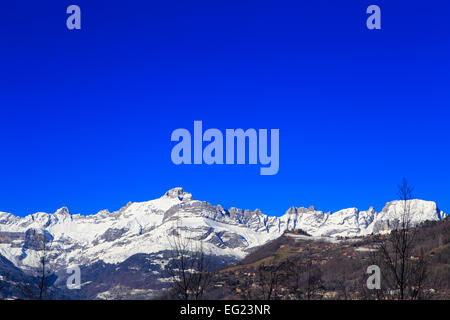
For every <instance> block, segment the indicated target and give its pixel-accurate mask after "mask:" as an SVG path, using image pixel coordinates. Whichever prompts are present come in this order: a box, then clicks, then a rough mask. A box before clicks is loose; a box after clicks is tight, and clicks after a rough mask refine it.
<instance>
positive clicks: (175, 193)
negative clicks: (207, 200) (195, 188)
mask: <svg viewBox="0 0 450 320" xmlns="http://www.w3.org/2000/svg"><path fill="white" fill-rule="evenodd" d="M164 197H167V198H172V199H177V198H178V199H179V200H180V201H182V200H192V194H190V193H188V192H186V191H184V189H183V188H181V187H176V188H172V189H170V190H169V191H167V192H166V193H165V194H164Z"/></svg>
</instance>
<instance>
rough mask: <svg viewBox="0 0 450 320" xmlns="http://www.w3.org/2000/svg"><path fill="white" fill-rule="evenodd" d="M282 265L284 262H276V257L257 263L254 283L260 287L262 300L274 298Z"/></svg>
mask: <svg viewBox="0 0 450 320" xmlns="http://www.w3.org/2000/svg"><path fill="white" fill-rule="evenodd" d="M284 266H285V264H284V263H278V262H277V258H276V257H274V258H272V259H271V260H270V261H266V262H263V263H261V264H260V265H259V267H258V270H257V272H256V283H257V285H258V287H259V289H260V293H261V297H262V300H272V299H275V298H276V290H277V287H278V283H279V281H280V279H281V276H282V271H283V268H284Z"/></svg>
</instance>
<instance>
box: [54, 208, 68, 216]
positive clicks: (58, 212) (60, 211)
mask: <svg viewBox="0 0 450 320" xmlns="http://www.w3.org/2000/svg"><path fill="white" fill-rule="evenodd" d="M55 215H63V216H66V215H70V212H69V209H68V208H67V207H61V208H59V209H58V210H56V211H55Z"/></svg>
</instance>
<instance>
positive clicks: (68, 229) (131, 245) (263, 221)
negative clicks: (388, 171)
mask: <svg viewBox="0 0 450 320" xmlns="http://www.w3.org/2000/svg"><path fill="white" fill-rule="evenodd" d="M409 201H410V207H411V211H412V215H411V217H412V223H413V224H416V225H417V224H419V223H421V222H424V221H439V220H442V219H444V217H445V216H446V214H445V213H443V212H442V211H440V210H439V209H438V207H437V205H436V203H434V202H431V201H424V200H409ZM400 207H401V203H400V202H399V201H392V202H389V203H387V204H386V206H385V207H384V208H383V210H382V211H381V212H375V210H374V209H373V208H369V209H368V210H366V211H360V210H358V209H357V208H350V209H344V210H340V211H337V212H333V213H331V212H322V211H318V210H316V209H314V208H313V207H310V208H296V207H292V208H289V209H288V210H287V212H286V213H285V214H284V215H282V216H280V217H276V216H268V215H266V214H264V213H262V212H261V211H260V210H255V211H250V210H242V209H237V208H230V209H224V208H222V207H221V206H220V205H216V206H215V205H212V204H210V203H208V202H204V201H199V200H194V199H193V197H192V195H191V194H190V193H187V192H185V191H184V190H183V189H182V188H174V189H171V190H169V191H167V192H166V193H165V194H164V195H163V196H162V197H161V198H159V199H155V200H151V201H147V202H139V203H138V202H135V203H128V204H127V205H126V206H124V207H123V208H121V209H120V210H118V211H116V212H109V211H108V210H103V211H100V212H98V213H97V214H95V215H86V216H85V215H80V214H71V213H70V212H69V210H68V209H67V208H65V207H63V208H61V209H59V210H57V211H56V212H55V213H43V212H38V213H34V214H31V215H28V216H26V217H17V216H14V215H13V214H10V213H6V212H0V282H2V283H3V285H0V292H2V296H3V297H4V298H17V297H20V293H19V290H18V289H17V287H18V286H17V283H19V282H20V281H21V280H23V279H28V278H30V277H31V275H32V273H33V270H35V269H36V267H37V266H38V265H39V263H40V262H39V261H40V260H39V259H40V258H39V257H40V252H39V250H37V249H38V248H37V246H36V241H37V240H36V239H37V235H38V234H42V233H45V235H46V238H48V239H50V240H51V241H49V242H51V246H50V247H49V254H50V256H51V257H52V267H53V268H54V269H55V272H56V277H55V279H54V287H55V288H56V291H55V292H54V294H55V295H57V297H62V298H75V299H148V298H154V297H159V296H161V294H162V293H164V292H165V291H166V290H167V289H168V288H170V286H171V277H170V273H169V272H168V269H169V268H170V267H171V254H170V251H171V250H172V247H171V241H170V238H171V237H174V236H176V235H177V234H179V233H180V232H181V233H186V234H188V235H189V237H190V238H192V239H193V241H196V242H202V246H203V248H204V249H205V250H206V251H207V252H208V253H211V255H212V256H213V257H214V259H213V267H214V268H215V269H220V268H225V267H227V266H229V265H230V264H233V263H236V262H238V261H241V260H242V259H244V258H245V257H246V256H247V255H248V254H250V253H251V252H253V251H255V250H256V249H257V248H259V247H261V246H264V245H265V244H267V243H269V242H271V241H274V240H276V239H278V238H280V237H281V236H282V235H283V234H284V233H285V232H286V231H295V230H302V231H304V232H305V233H306V234H308V235H310V236H308V237H309V238H310V239H311V241H314V240H324V239H325V240H326V241H331V242H334V241H339V240H340V239H342V238H354V237H360V236H366V235H370V234H377V233H386V232H389V231H390V230H391V226H392V225H393V224H394V223H395V222H397V221H398V220H399V217H400V215H401V212H402V210H401V208H400ZM73 265H78V266H80V268H81V278H82V285H81V290H67V289H66V279H67V277H68V275H67V273H66V270H67V268H68V267H70V266H73Z"/></svg>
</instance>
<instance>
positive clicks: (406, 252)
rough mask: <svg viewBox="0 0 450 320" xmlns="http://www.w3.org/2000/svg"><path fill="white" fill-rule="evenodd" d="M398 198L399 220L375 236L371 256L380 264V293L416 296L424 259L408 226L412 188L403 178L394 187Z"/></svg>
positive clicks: (424, 274) (424, 269) (409, 225)
mask: <svg viewBox="0 0 450 320" xmlns="http://www.w3.org/2000/svg"><path fill="white" fill-rule="evenodd" d="M398 190H399V191H398V195H399V198H400V201H401V213H400V219H399V220H398V221H396V222H395V223H394V224H393V229H392V231H391V233H390V234H389V235H388V236H385V237H379V238H378V241H377V247H378V250H377V251H376V252H374V253H373V255H372V263H374V264H377V265H379V266H380V269H381V273H382V279H383V280H382V282H383V283H384V290H381V291H379V292H377V295H378V297H379V295H380V294H381V293H382V292H384V293H385V294H386V293H387V296H388V297H395V298H398V299H400V300H403V299H417V298H419V297H420V292H421V290H422V286H423V283H424V281H425V278H426V274H427V272H426V261H425V259H424V256H423V255H419V254H417V252H416V251H417V250H416V234H417V228H414V227H413V225H412V216H411V215H412V212H411V201H410V200H411V199H412V192H413V188H412V187H410V186H409V185H408V182H407V180H406V179H403V181H402V184H401V185H399V187H398Z"/></svg>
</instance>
